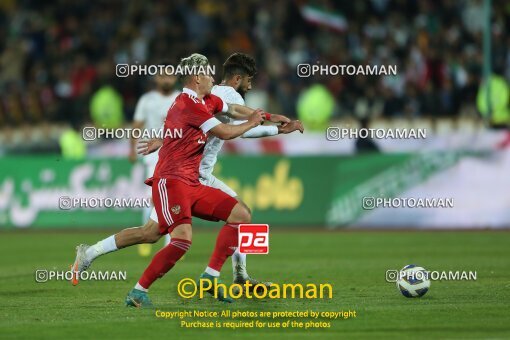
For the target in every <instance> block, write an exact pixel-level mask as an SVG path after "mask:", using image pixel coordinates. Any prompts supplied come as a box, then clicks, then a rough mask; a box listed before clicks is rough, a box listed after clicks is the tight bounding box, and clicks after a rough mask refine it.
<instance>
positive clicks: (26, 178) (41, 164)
mask: <svg viewBox="0 0 510 340" xmlns="http://www.w3.org/2000/svg"><path fill="white" fill-rule="evenodd" d="M461 156H462V155H461V154H460V153H454V152H438V153H426V154H368V155H360V156H341V157H340V156H317V157H309V156H307V157H283V156H234V155H232V156H224V157H221V158H220V160H219V162H218V164H217V165H216V167H215V172H214V174H215V175H216V176H217V177H218V178H219V179H221V180H222V181H224V182H225V183H226V184H227V185H229V186H230V187H231V188H232V189H233V190H234V191H236V192H237V193H238V195H239V197H240V198H241V199H242V200H243V201H244V202H245V203H246V204H247V205H248V206H249V207H250V208H251V210H252V215H253V222H255V223H268V224H270V225H274V226H287V227H299V226H308V227H326V226H327V227H329V228H334V227H342V226H347V225H352V224H355V222H356V220H357V219H359V218H360V217H361V216H362V215H363V214H365V213H367V212H366V211H364V210H363V208H362V204H361V201H362V198H363V197H365V196H374V197H395V196H397V195H399V194H401V193H403V192H405V191H406V190H409V189H410V188H412V187H414V186H416V185H418V184H420V183H423V182H424V181H425V180H426V179H427V178H428V177H430V176H431V175H433V174H434V173H437V172H439V171H443V170H444V169H446V168H448V167H450V166H452V165H454V164H455V163H456V162H457V161H458V160H459V158H460V157H461ZM0 163H1V166H0V229H12V228H14V227H17V228H27V227H33V228H75V227H77V228H78V227H98V228H101V227H115V228H125V227H132V226H138V225H140V224H142V222H143V221H142V211H143V208H142V207H141V206H136V207H130V208H74V209H70V210H68V209H62V207H61V206H59V205H60V199H61V197H74V198H76V197H79V198H91V197H96V198H97V197H99V198H105V197H110V198H113V199H134V200H141V199H145V200H147V201H148V204H150V201H149V197H150V188H149V187H147V186H146V185H145V184H144V183H143V181H144V180H145V169H144V167H143V165H142V164H140V163H138V164H135V165H133V164H131V163H129V162H128V161H127V160H125V159H96V160H88V161H65V160H62V159H60V157H58V156H44V157H42V156H41V157H7V158H2V159H1V160H0ZM210 224H211V223H209V222H205V221H202V220H199V219H197V218H195V219H194V225H196V226H201V225H210Z"/></svg>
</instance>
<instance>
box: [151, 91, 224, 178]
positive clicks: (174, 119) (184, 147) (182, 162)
mask: <svg viewBox="0 0 510 340" xmlns="http://www.w3.org/2000/svg"><path fill="white" fill-rule="evenodd" d="M227 109H228V106H227V104H226V103H225V102H223V100H221V98H220V97H217V96H215V95H213V94H210V95H207V96H205V97H204V99H203V100H200V99H198V98H197V94H196V92H195V91H193V90H190V89H188V88H184V89H183V92H182V93H181V94H180V95H179V96H177V98H176V99H175V101H174V103H173V104H172V106H171V107H170V109H169V110H168V113H167V116H166V119H165V127H164V130H165V131H166V130H168V129H170V130H171V131H173V132H174V133H173V134H172V136H169V135H168V134H166V137H165V139H164V141H163V146H162V147H161V149H160V150H159V160H158V164H157V165H156V169H155V171H154V177H155V178H168V179H178V180H180V181H182V182H184V183H186V184H189V185H198V184H200V182H199V181H198V177H199V171H198V170H199V166H200V161H201V159H202V154H203V151H204V147H205V143H206V141H207V132H208V131H209V130H211V129H212V128H214V127H215V126H216V125H218V124H221V122H220V121H219V120H218V119H217V118H215V117H214V114H216V113H218V112H226V111H227ZM176 131H178V132H182V133H181V134H179V133H176ZM181 135H182V137H181ZM152 179H153V177H151V178H149V179H148V180H147V181H145V183H147V184H148V185H151V184H152Z"/></svg>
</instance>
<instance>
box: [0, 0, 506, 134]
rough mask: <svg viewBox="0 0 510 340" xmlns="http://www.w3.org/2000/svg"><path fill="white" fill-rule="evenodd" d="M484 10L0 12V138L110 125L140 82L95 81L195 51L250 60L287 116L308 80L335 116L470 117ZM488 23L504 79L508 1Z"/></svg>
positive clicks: (316, 7)
mask: <svg viewBox="0 0 510 340" xmlns="http://www.w3.org/2000/svg"><path fill="white" fill-rule="evenodd" d="M482 7H483V6H482V1H481V0H460V1H451V0H446V1H413V0H411V1H409V0H387V1H378V0H373V1H360V2H357V1H333V0H315V1H292V0H283V1H254V0H233V1H229V2H228V4H227V3H225V2H220V1H214V0H192V1H188V0H175V1H168V2H145V3H144V2H136V1H127V0H126V1H121V0H119V1H105V0H99V1H93V2H91V1H85V0H76V1H73V2H66V1H64V0H57V1H52V2H38V1H23V2H16V1H3V2H0V34H1V36H2V37H3V38H4V39H2V41H0V67H1V69H0V88H1V89H2V92H1V93H0V105H1V106H2V108H1V109H0V115H1V117H0V128H2V127H6V126H10V127H12V126H14V127H15V126H20V125H21V124H22V123H23V122H30V123H31V124H39V122H41V121H46V122H52V123H55V122H71V121H72V120H73V119H78V120H79V119H83V118H87V119H91V118H92V119H93V120H94V121H95V122H96V123H97V124H98V126H101V125H102V124H106V125H108V126H112V127H116V126H119V125H121V124H122V123H123V121H124V119H126V120H131V118H132V116H133V113H134V108H135V105H136V100H137V98H139V97H140V95H141V94H142V93H144V92H146V90H147V86H148V84H147V80H146V77H142V76H130V77H127V78H111V77H110V80H109V81H107V82H101V79H104V74H105V72H109V73H110V74H113V72H114V70H115V65H116V64H118V63H131V64H134V63H140V64H150V63H151V62H154V61H155V60H159V59H168V58H170V59H177V60H178V59H179V58H181V57H182V56H185V55H189V54H190V53H192V52H199V53H203V54H205V55H207V56H208V58H209V60H210V61H211V63H212V64H215V65H217V66H219V65H220V63H221V61H222V60H223V59H224V58H225V57H226V56H228V55H230V54H231V53H233V52H238V51H240V52H246V53H249V54H251V55H253V56H255V57H256V59H257V63H258V64H259V65H260V73H259V75H258V77H257V79H255V81H256V82H260V84H257V88H258V89H259V90H260V91H264V93H265V95H266V96H267V97H266V98H264V96H262V95H258V96H257V98H258V99H262V98H264V100H267V102H268V104H269V105H268V107H267V108H268V110H269V111H275V112H284V113H285V114H287V115H290V116H293V115H294V116H295V115H296V114H297V111H298V107H297V105H298V96H299V93H302V92H303V91H304V90H305V89H308V88H310V86H312V85H313V84H316V83H321V84H323V85H324V86H326V88H327V90H328V91H329V92H330V94H331V95H332V97H333V100H334V108H335V109H334V112H333V113H334V116H333V117H337V118H343V117H356V116H357V115H358V114H359V113H360V112H361V111H364V112H365V114H367V115H368V116H367V119H371V118H373V115H381V116H382V117H399V116H402V117H426V116H431V117H461V116H469V115H473V113H474V112H475V109H476V105H475V102H476V93H477V90H478V86H479V84H480V81H481V70H482V63H483V55H482V50H483V49H482V43H483V40H482V37H483V34H482V30H483V20H482V18H483V16H482V14H481V13H482ZM232 18H235V21H233V20H232ZM491 23H492V27H491V33H492V40H493V51H492V52H493V53H492V54H493V64H494V65H501V67H502V71H503V72H502V73H501V75H502V76H503V77H506V78H507V79H506V80H507V81H508V80H509V79H508V77H510V35H509V32H510V6H509V5H508V2H507V1H504V0H494V1H492V20H491ZM300 63H309V64H355V65H358V64H369V65H383V64H391V65H398V75H397V76H381V77H378V76H356V77H354V76H330V77H321V76H312V77H298V76H297V73H296V67H297V65H298V64H300ZM105 68H106V69H107V71H105ZM98 82H99V83H100V85H101V86H100V87H96V86H97V84H98ZM89 102H90V103H91V105H90V107H91V111H89V110H88V105H84V104H85V103H89ZM103 105H104V106H105V107H102V106H103ZM327 105H328V106H330V103H329V101H328V102H327ZM103 110H105V111H103Z"/></svg>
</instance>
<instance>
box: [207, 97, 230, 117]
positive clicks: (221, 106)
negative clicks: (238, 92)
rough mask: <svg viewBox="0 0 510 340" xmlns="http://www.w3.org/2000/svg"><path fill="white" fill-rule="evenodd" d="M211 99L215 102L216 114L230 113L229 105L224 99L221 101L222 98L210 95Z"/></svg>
mask: <svg viewBox="0 0 510 340" xmlns="http://www.w3.org/2000/svg"><path fill="white" fill-rule="evenodd" d="M210 97H211V101H212V102H213V104H214V105H213V107H214V113H218V112H227V111H228V104H227V102H225V101H224V100H223V99H221V98H220V97H218V96H216V95H214V94H210Z"/></svg>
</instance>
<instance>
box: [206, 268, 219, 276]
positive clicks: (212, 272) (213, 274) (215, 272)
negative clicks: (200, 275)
mask: <svg viewBox="0 0 510 340" xmlns="http://www.w3.org/2000/svg"><path fill="white" fill-rule="evenodd" d="M205 272H206V273H207V274H209V275H212V276H216V277H218V276H220V272H219V271H217V270H215V269H212V268H211V267H207V268H205Z"/></svg>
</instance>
